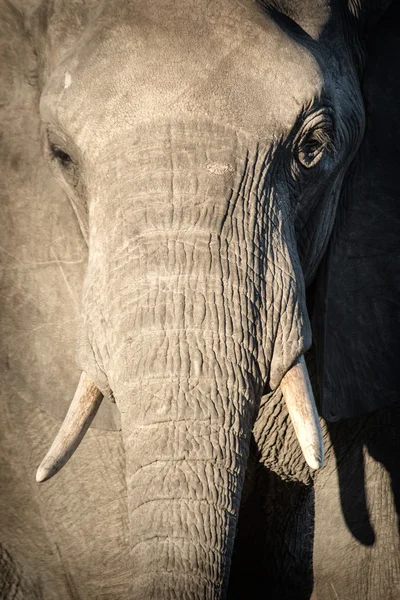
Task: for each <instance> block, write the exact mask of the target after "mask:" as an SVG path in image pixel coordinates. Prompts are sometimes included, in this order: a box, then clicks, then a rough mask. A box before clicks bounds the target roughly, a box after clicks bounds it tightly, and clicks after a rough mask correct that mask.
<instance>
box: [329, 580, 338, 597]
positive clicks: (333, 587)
mask: <svg viewBox="0 0 400 600" xmlns="http://www.w3.org/2000/svg"><path fill="white" fill-rule="evenodd" d="M331 586H332V589H333V591H334V593H335V598H336V600H339V596H338V595H337V591H336V590H335V586H334V585H333V583H332V582H331Z"/></svg>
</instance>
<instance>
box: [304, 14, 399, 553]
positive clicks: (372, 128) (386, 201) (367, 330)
mask: <svg viewBox="0 0 400 600" xmlns="http://www.w3.org/2000/svg"><path fill="white" fill-rule="evenodd" d="M399 47H400V4H399V3H395V4H393V5H392V6H391V7H390V8H389V10H388V11H387V13H386V14H385V16H384V17H383V18H382V20H381V22H380V23H379V25H378V27H377V29H376V30H375V32H374V34H373V35H372V36H371V38H370V41H369V45H368V49H367V50H368V59H367V63H366V71H365V75H364V80H363V94H364V101H365V109H366V132H365V136H364V140H363V142H362V145H361V148H360V151H359V153H358V156H357V157H356V161H355V165H356V168H355V169H354V172H353V173H351V174H350V175H349V180H350V185H351V187H350V188H349V189H350V192H349V199H346V198H345V199H344V200H345V202H344V207H343V209H342V214H343V215H344V218H343V222H346V223H347V222H348V219H352V221H351V225H350V226H348V227H347V228H346V227H345V226H343V225H342V226H341V228H340V230H339V233H338V236H337V239H336V240H335V244H336V245H334V246H333V248H334V249H335V253H336V254H334V253H333V259H332V261H331V263H330V264H333V265H334V267H335V269H336V275H335V279H332V278H331V282H330V286H329V287H327V289H328V292H327V293H325V296H324V290H325V288H324V285H323V286H322V300H320V301H319V305H318V308H321V307H323V306H324V304H325V305H326V303H327V298H329V302H330V305H329V306H330V311H329V312H327V315H326V316H325V323H323V322H322V323H321V322H318V320H319V317H320V315H319V314H318V313H319V310H318V308H317V309H316V315H315V323H314V325H315V327H314V329H315V332H314V333H316V334H317V335H315V339H316V340H317V346H318V334H319V331H321V330H323V328H324V327H325V325H326V324H327V326H328V328H329V329H327V332H328V335H329V337H328V338H327V340H326V341H325V345H324V349H325V351H326V349H327V352H328V353H329V354H327V355H326V356H325V357H322V359H321V356H319V357H318V359H319V362H320V366H322V367H323V368H325V369H326V368H327V373H328V377H327V378H326V372H323V368H322V369H321V371H322V372H323V375H325V379H327V380H328V386H327V385H326V383H323V384H322V386H323V392H325V395H327V394H328V396H329V409H330V410H331V411H332V412H333V415H332V416H335V408H336V409H337V413H336V414H339V415H340V414H341V413H342V412H343V407H344V406H345V404H344V403H345V402H348V404H347V406H346V409H348V410H349V411H350V412H351V411H352V412H353V413H354V414H357V412H358V413H359V414H362V413H364V415H363V416H360V417H356V416H354V418H350V419H347V420H341V421H339V422H337V423H328V430H329V434H330V439H331V443H332V446H333V450H334V452H335V456H336V460H337V464H338V479H339V489H340V497H341V505H342V510H343V515H344V518H345V521H346V524H347V526H348V528H349V530H350V531H351V533H352V535H353V536H354V537H355V538H356V539H357V540H358V541H359V542H361V543H362V544H364V545H366V546H372V545H373V544H374V541H375V533H374V531H373V528H372V525H371V523H370V516H369V511H368V507H367V502H366V490H365V485H366V482H365V472H364V456H363V452H365V451H367V452H368V454H369V455H370V456H371V457H372V458H373V459H375V460H376V461H377V462H379V463H380V464H381V465H382V466H383V467H384V468H385V470H386V471H387V472H388V474H389V476H390V481H391V490H392V494H393V500H394V503H395V510H396V514H395V515H393V518H394V519H395V518H397V527H398V528H399V513H400V407H399V400H398V399H399V389H400V388H399V382H400V377H399V375H400V368H399V364H398V357H399V351H400V342H399V323H400V306H399V302H398V297H399V292H400V275H399V274H400V255H399V250H398V248H399V240H400V203H399V197H400V185H399V167H398V165H399V160H400V152H399V141H398V140H399V137H400V111H399V108H398V106H399V105H398V98H399V93H400V51H399ZM350 194H353V195H354V198H353V197H352V196H351V195H350ZM350 202H351V204H350ZM346 203H347V204H349V206H348V205H347V204H346ZM343 264H345V267H346V268H345V271H344V273H342V272H341V269H342V270H343V266H342V265H343ZM322 268H323V267H322ZM330 272H332V270H331V271H330ZM335 286H337V287H335ZM339 287H341V288H343V287H344V288H345V290H346V291H347V296H346V297H345V298H343V299H342V300H340V299H339V293H340V289H339ZM342 293H343V291H342ZM349 303H352V311H351V312H350V314H349V311H348V309H347V308H346V306H348V304H349ZM340 324H341V325H340ZM324 363H325V367H324ZM380 405H381V406H382V408H379V410H375V411H374V410H372V412H370V413H369V414H365V413H367V409H369V410H371V408H372V409H373V408H378V407H379V406H380ZM332 409H333V410H332ZM325 412H326V407H325ZM322 477H323V474H322ZM379 477H380V475H379V473H377V480H376V482H375V481H372V482H368V483H367V486H368V485H371V484H372V485H373V484H374V483H379ZM375 510H379V506H378V507H377V506H375ZM399 532H400V529H399Z"/></svg>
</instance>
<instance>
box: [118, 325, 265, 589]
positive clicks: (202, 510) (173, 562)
mask: <svg viewBox="0 0 400 600" xmlns="http://www.w3.org/2000/svg"><path fill="white" fill-rule="evenodd" d="M194 344H196V345H194ZM201 346H203V348H204V351H205V352H206V353H204V354H203V353H202V352H201V351H199V349H198V348H199V347H201ZM230 346H231V348H232V356H231V357H229V356H228V354H227V353H226V352H224V351H221V349H220V348H218V343H217V342H216V336H212V335H210V337H209V338H208V339H207V338H206V337H205V335H204V334H203V333H200V334H196V333H194V332H192V331H187V330H185V331H182V330H179V331H177V330H169V331H165V332H163V341H162V344H160V345H159V348H163V349H164V352H165V350H166V349H167V348H172V347H175V348H177V349H178V348H179V356H177V362H179V363H180V365H179V366H176V368H175V366H172V365H171V366H167V364H166V363H167V360H166V359H164V360H163V359H162V358H161V357H160V356H159V354H160V353H159V352H156V351H155V352H154V356H153V357H152V359H151V362H152V366H151V367H150V366H146V369H145V371H141V370H140V369H139V370H140V371H141V372H140V375H138V377H137V378H136V379H135V380H134V381H131V382H130V383H129V384H128V385H127V386H126V388H128V389H125V390H124V391H122V392H120V394H119V396H117V402H118V405H119V406H120V409H121V414H122V430H123V437H124V443H125V449H126V461H127V467H126V473H127V487H128V498H129V515H130V532H131V551H132V569H133V584H132V592H131V593H132V597H133V598H137V599H143V600H144V599H146V600H151V599H154V600H155V599H160V598H165V600H168V599H170V598H179V599H184V598H187V599H189V598H190V599H195V598H198V599H210V600H211V599H219V598H221V597H224V591H225V590H226V588H227V580H228V575H229V569H230V558H231V554H232V550H233V541H234V537H235V531H236V522H237V517H238V512H239V504H240V496H241V491H242V486H243V479H244V472H245V467H246V463H247V454H248V446H249V438H250V432H251V427H252V422H253V418H254V407H255V398H256V396H257V395H258V394H259V389H258V387H259V381H257V379H256V377H255V378H252V377H249V373H248V372H247V370H246V369H245V368H244V365H246V364H248V363H249V362H251V359H250V360H249V359H248V358H247V357H245V356H244V354H245V353H244V352H243V351H242V352H240V355H241V356H238V355H237V354H236V355H235V351H238V348H237V346H236V348H235V344H234V343H232V344H231V345H230ZM207 347H208V348H209V349H210V350H211V348H212V350H213V352H214V356H215V359H214V360H215V364H214V365H212V364H209V361H210V353H209V351H208V349H207ZM233 357H235V362H236V358H237V359H239V360H238V364H233V363H232V358H233ZM194 362H195V363H196V362H197V365H196V366H193V363H194ZM210 362H211V363H212V362H213V361H210ZM239 365H241V366H239ZM242 365H243V366H242ZM166 370H170V373H169V374H168V375H167V374H166V373H165V371H166ZM212 371H214V372H212ZM216 371H218V372H216ZM138 399H140V400H138Z"/></svg>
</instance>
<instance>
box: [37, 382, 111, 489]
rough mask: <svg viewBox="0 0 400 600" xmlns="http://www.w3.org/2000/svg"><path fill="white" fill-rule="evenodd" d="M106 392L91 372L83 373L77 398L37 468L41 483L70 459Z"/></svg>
mask: <svg viewBox="0 0 400 600" xmlns="http://www.w3.org/2000/svg"><path fill="white" fill-rule="evenodd" d="M102 399H103V394H102V393H101V392H100V390H99V389H98V387H97V386H96V385H95V384H94V383H93V381H92V380H91V378H90V377H89V375H87V374H86V373H82V375H81V377H80V380H79V384H78V387H77V389H76V392H75V395H74V398H73V400H72V402H71V405H70V407H69V409H68V412H67V414H66V417H65V419H64V421H63V423H62V425H61V427H60V429H59V432H58V433H57V435H56V438H55V440H54V442H53V443H52V445H51V448H50V450H49V451H48V452H47V454H46V456H45V457H44V459H43V460H42V462H41V463H40V466H39V468H38V470H37V471H36V481H38V482H39V483H40V482H42V481H46V479H50V477H53V475H55V474H56V473H57V472H58V471H59V470H60V469H61V468H62V467H63V466H64V465H65V463H66V462H67V461H68V460H69V459H70V457H71V456H72V454H73V453H74V452H75V450H76V449H77V447H78V446H79V444H80V443H81V441H82V438H83V436H84V435H85V433H86V431H87V430H88V428H89V426H90V423H91V422H92V421H93V419H94V416H95V414H96V413H97V411H98V409H99V407H100V404H101V401H102Z"/></svg>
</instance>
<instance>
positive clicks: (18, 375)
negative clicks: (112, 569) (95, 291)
mask: <svg viewBox="0 0 400 600" xmlns="http://www.w3.org/2000/svg"><path fill="white" fill-rule="evenodd" d="M21 4H22V3H21ZM27 4H28V3H27ZM35 74H36V62H35V57H34V55H33V52H32V51H31V48H30V45H29V43H28V40H27V36H26V34H25V28H24V21H23V16H22V14H21V13H20V12H19V10H17V8H15V7H14V6H13V5H12V4H11V3H9V2H3V3H2V4H1V11H0V140H1V143H0V165H1V182H0V203H1V218H0V280H1V292H0V379H1V392H2V394H6V395H7V394H8V395H13V396H15V397H16V398H18V402H21V403H27V404H28V405H30V406H31V407H32V410H35V409H39V410H43V411H45V412H47V413H49V414H50V415H52V416H53V417H56V418H57V419H60V420H61V419H63V418H64V416H65V413H66V411H67V409H68V406H69V404H70V402H71V400H72V397H73V395H74V392H75V388H76V386H77V383H78V381H79V376H80V372H79V370H78V368H77V366H76V364H75V345H76V340H77V336H78V332H79V329H80V326H81V319H80V296H81V290H82V285H83V279H84V275H85V271H86V261H87V247H86V244H85V243H84V240H83V237H82V234H81V231H80V228H79V225H78V222H77V219H76V216H75V213H74V211H73V209H72V207H71V204H70V203H69V201H68V199H67V198H66V196H65V195H64V193H63V192H62V191H61V189H60V187H59V186H58V184H57V183H56V182H55V181H54V179H53V177H52V175H51V174H50V172H49V170H48V168H47V165H46V164H45V162H44V160H43V158H42V155H41V148H40V142H39V128H40V123H39V114H38V101H39V97H38V92H37V90H36V78H35ZM93 425H94V426H95V427H96V426H97V427H98V428H100V429H119V428H120V427H119V413H118V410H117V408H116V407H115V405H114V404H112V403H111V402H103V403H102V407H101V408H100V411H99V413H98V415H96V418H95V421H94V422H93Z"/></svg>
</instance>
